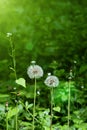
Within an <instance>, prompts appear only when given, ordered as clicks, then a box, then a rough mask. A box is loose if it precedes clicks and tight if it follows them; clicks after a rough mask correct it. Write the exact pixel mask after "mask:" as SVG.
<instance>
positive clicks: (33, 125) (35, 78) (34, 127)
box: [33, 78, 36, 130]
mask: <svg viewBox="0 0 87 130" xmlns="http://www.w3.org/2000/svg"><path fill="white" fill-rule="evenodd" d="M35 102H36V78H35V86H34V107H33V130H34V128H35V122H34V121H35Z"/></svg>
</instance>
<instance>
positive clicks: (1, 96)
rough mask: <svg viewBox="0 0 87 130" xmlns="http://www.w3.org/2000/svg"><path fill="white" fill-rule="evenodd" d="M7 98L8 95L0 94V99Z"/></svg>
mask: <svg viewBox="0 0 87 130" xmlns="http://www.w3.org/2000/svg"><path fill="white" fill-rule="evenodd" d="M7 97H9V95H7V94H0V98H7Z"/></svg>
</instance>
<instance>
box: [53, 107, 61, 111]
mask: <svg viewBox="0 0 87 130" xmlns="http://www.w3.org/2000/svg"><path fill="white" fill-rule="evenodd" d="M53 110H54V111H56V112H60V110H61V108H60V107H54V108H53Z"/></svg>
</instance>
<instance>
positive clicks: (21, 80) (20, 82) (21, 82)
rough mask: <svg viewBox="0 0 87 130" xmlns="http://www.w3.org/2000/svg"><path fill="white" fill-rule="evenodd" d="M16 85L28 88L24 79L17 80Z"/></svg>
mask: <svg viewBox="0 0 87 130" xmlns="http://www.w3.org/2000/svg"><path fill="white" fill-rule="evenodd" d="M16 83H17V84H19V85H21V86H23V87H24V88H26V81H25V79H24V78H19V79H17V80H16Z"/></svg>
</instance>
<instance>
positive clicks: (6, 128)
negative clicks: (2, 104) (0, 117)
mask: <svg viewBox="0 0 87 130" xmlns="http://www.w3.org/2000/svg"><path fill="white" fill-rule="evenodd" d="M6 130H8V112H7V113H6Z"/></svg>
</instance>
